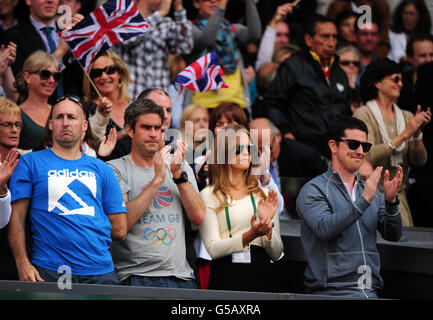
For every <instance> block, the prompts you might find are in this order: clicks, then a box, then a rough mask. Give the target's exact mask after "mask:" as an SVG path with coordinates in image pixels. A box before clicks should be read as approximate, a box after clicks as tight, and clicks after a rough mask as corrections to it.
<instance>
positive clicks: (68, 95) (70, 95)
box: [54, 94, 89, 119]
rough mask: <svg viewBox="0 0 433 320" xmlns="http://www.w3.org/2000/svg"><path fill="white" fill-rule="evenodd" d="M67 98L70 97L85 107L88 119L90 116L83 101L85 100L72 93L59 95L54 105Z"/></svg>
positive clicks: (82, 107)
mask: <svg viewBox="0 0 433 320" xmlns="http://www.w3.org/2000/svg"><path fill="white" fill-rule="evenodd" d="M66 99H69V100H71V101H73V102H75V103H76V104H78V105H79V106H80V107H81V109H83V111H84V114H85V115H86V119H87V118H88V116H89V114H88V111H87V107H86V106H85V105H84V103H83V100H81V99H80V98H79V97H77V96H74V95H72V94H67V95H64V96H60V97H58V98H57V99H56V102H55V103H54V105H56V104H58V103H59V102H62V101H63V100H66Z"/></svg>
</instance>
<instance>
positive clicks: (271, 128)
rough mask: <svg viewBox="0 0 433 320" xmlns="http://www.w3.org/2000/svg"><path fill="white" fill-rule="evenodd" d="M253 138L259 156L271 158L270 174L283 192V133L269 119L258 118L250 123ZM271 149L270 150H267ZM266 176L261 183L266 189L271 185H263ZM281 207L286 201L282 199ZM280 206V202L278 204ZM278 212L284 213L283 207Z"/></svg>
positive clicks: (262, 177)
mask: <svg viewBox="0 0 433 320" xmlns="http://www.w3.org/2000/svg"><path fill="white" fill-rule="evenodd" d="M249 126H250V131H251V136H252V139H253V142H254V143H255V144H256V145H257V147H258V148H259V154H266V153H267V152H268V153H269V155H266V156H267V157H268V158H269V164H268V165H269V174H270V176H271V177H272V180H273V182H274V183H275V184H276V185H277V187H278V189H279V191H280V192H281V181H280V175H279V170H278V168H279V164H278V158H279V156H280V151H281V148H280V143H281V132H280V130H278V128H277V127H276V126H275V125H274V124H273V123H272V122H271V121H270V120H269V119H267V118H256V119H253V120H252V121H250V123H249ZM267 149H269V150H267ZM267 178H268V177H266V175H263V176H261V182H262V185H263V186H264V187H267V186H268V184H269V183H266V184H265V183H263V182H264V181H265V179H267ZM279 200H280V199H279ZM281 200H282V201H281V205H283V206H284V201H283V199H281ZM278 205H280V202H279V203H278ZM280 209H281V210H279V211H278V212H281V211H282V207H281V208H280Z"/></svg>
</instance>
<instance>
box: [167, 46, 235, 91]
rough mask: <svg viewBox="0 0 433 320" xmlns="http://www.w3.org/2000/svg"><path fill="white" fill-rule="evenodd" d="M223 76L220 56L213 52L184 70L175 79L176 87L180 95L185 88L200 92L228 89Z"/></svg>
mask: <svg viewBox="0 0 433 320" xmlns="http://www.w3.org/2000/svg"><path fill="white" fill-rule="evenodd" d="M223 76H224V71H223V70H222V69H221V66H220V65H219V64H218V55H217V53H216V52H215V51H212V52H210V53H208V54H207V55H205V56H203V57H201V58H200V59H198V60H196V61H194V62H193V63H192V64H190V65H189V66H188V67H186V68H185V69H183V71H181V72H180V73H179V74H178V75H177V77H176V78H175V79H174V85H175V87H176V90H177V91H178V92H179V95H180V94H181V93H182V91H183V90H184V89H185V87H186V88H188V89H190V90H192V91H198V92H204V91H209V90H214V89H219V88H228V85H227V84H226V83H225V82H224V81H223V79H222V77H223Z"/></svg>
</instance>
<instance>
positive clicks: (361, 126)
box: [327, 117, 368, 141]
mask: <svg viewBox="0 0 433 320" xmlns="http://www.w3.org/2000/svg"><path fill="white" fill-rule="evenodd" d="M346 129H357V130H361V131H362V132H365V134H366V135H367V136H368V129H367V125H366V124H365V123H364V121H362V120H360V119H358V118H355V117H341V118H338V119H337V120H335V121H334V122H333V123H332V124H331V125H330V126H329V128H328V133H327V138H328V141H330V140H337V139H341V138H343V137H344V136H345V135H346V133H345V131H346Z"/></svg>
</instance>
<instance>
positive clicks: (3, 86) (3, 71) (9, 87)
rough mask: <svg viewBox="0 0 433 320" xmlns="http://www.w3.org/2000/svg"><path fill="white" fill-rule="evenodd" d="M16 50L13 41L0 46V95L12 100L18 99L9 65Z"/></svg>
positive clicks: (13, 59)
mask: <svg viewBox="0 0 433 320" xmlns="http://www.w3.org/2000/svg"><path fill="white" fill-rule="evenodd" d="M16 50H17V46H16V45H15V43H13V42H10V43H9V44H8V45H7V47H6V46H5V45H1V48H0V96H2V97H5V98H8V99H9V100H11V101H14V102H16V101H17V100H18V92H17V91H16V89H15V88H14V82H15V77H14V74H13V73H12V69H11V65H12V64H13V63H14V61H15V57H16Z"/></svg>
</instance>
